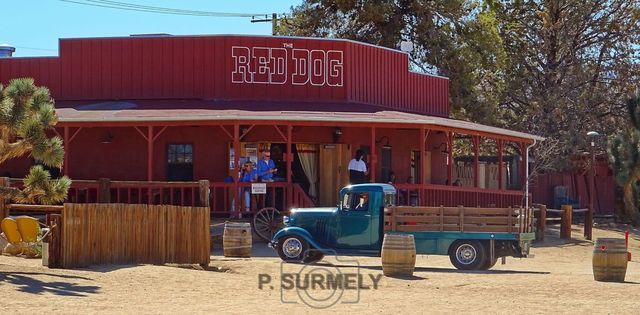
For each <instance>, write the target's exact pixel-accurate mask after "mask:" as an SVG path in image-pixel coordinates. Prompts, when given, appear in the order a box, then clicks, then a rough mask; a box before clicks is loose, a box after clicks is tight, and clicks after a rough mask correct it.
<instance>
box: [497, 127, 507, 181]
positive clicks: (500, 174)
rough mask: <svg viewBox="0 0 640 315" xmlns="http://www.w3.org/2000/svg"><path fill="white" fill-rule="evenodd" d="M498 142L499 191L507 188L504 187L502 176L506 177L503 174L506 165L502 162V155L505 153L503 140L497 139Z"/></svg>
mask: <svg viewBox="0 0 640 315" xmlns="http://www.w3.org/2000/svg"><path fill="white" fill-rule="evenodd" d="M497 142H498V189H500V190H501V189H505V187H504V186H503V185H502V176H504V174H502V164H503V163H504V161H503V160H502V153H503V151H504V148H503V143H502V139H497Z"/></svg>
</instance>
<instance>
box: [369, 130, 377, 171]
mask: <svg viewBox="0 0 640 315" xmlns="http://www.w3.org/2000/svg"><path fill="white" fill-rule="evenodd" d="M376 152H377V150H376V127H371V152H369V153H370V155H371V162H370V163H369V174H371V182H372V183H375V182H376V164H377V159H378V155H377V154H376Z"/></svg>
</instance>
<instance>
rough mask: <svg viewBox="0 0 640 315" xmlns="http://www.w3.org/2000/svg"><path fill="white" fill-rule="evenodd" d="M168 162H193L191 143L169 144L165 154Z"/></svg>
mask: <svg viewBox="0 0 640 315" xmlns="http://www.w3.org/2000/svg"><path fill="white" fill-rule="evenodd" d="M167 158H168V161H167V163H169V164H184V163H192V162H193V146H192V145H191V144H170V145H169V151H168V154H167Z"/></svg>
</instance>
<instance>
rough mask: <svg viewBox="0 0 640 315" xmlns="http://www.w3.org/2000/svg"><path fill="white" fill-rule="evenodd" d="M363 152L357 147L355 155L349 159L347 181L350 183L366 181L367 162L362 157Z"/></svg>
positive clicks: (367, 172)
mask: <svg viewBox="0 0 640 315" xmlns="http://www.w3.org/2000/svg"><path fill="white" fill-rule="evenodd" d="M363 155H364V152H362V150H360V149H358V150H356V156H355V158H353V159H352V160H351V161H349V166H348V167H347V169H348V170H349V182H350V183H351V184H362V183H366V182H367V178H366V176H367V175H368V174H369V171H368V170H367V164H366V163H365V162H364V160H363V159H362V156H363Z"/></svg>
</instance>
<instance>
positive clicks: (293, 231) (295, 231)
mask: <svg viewBox="0 0 640 315" xmlns="http://www.w3.org/2000/svg"><path fill="white" fill-rule="evenodd" d="M289 235H296V236H299V237H301V238H303V239H304V240H305V241H306V242H307V243H309V246H310V247H312V248H314V249H318V250H320V251H322V252H324V249H323V248H322V246H320V244H318V243H317V242H316V241H315V240H314V239H313V236H311V234H309V232H308V231H307V230H305V229H302V228H299V227H295V226H293V227H286V228H284V229H282V230H280V231H278V232H277V233H276V234H275V235H274V236H273V239H272V240H271V244H272V245H276V244H277V243H278V241H279V240H280V239H282V238H284V237H285V236H289Z"/></svg>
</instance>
